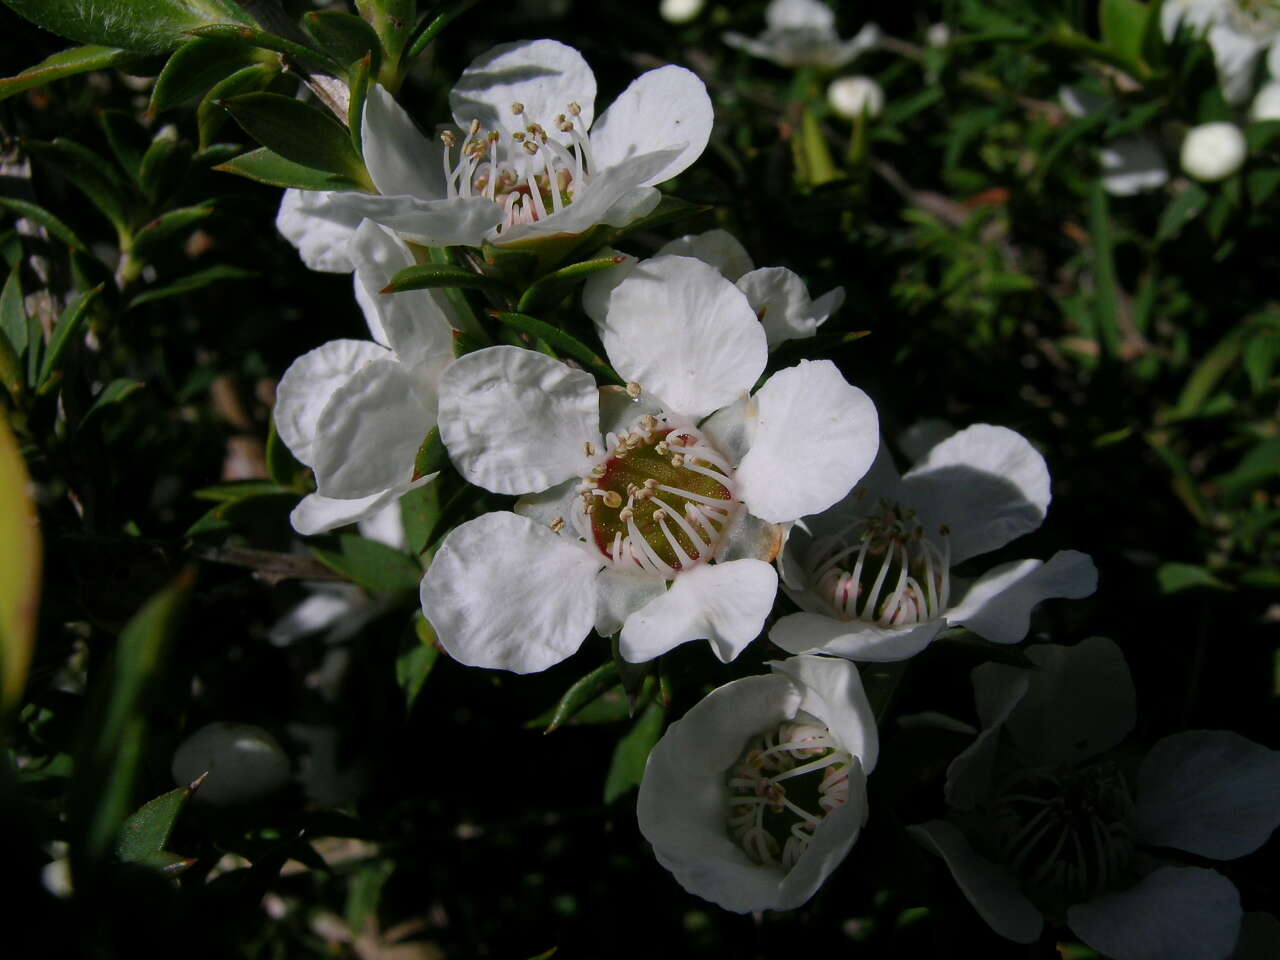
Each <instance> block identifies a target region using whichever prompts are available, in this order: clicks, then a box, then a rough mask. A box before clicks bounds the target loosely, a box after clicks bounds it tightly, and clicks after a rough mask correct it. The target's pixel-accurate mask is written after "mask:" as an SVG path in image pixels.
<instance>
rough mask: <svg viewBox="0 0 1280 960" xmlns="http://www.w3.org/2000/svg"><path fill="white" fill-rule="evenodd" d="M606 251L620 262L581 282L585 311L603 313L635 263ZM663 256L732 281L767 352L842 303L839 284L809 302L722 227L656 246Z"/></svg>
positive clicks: (793, 279) (789, 275)
mask: <svg viewBox="0 0 1280 960" xmlns="http://www.w3.org/2000/svg"><path fill="white" fill-rule="evenodd" d="M606 254H613V255H615V256H623V257H624V262H622V263H620V264H619V265H618V266H616V267H614V268H612V269H610V270H608V271H606V272H604V273H598V274H595V275H594V276H592V277H591V278H590V279H589V280H588V281H587V284H586V288H585V290H584V291H583V302H584V303H585V304H586V307H587V311H588V312H591V313H597V314H601V313H603V309H604V307H603V304H604V302H605V300H606V299H607V298H608V296H609V294H610V293H611V292H612V291H613V289H614V287H616V286H617V285H618V283H620V282H621V281H622V279H623V278H625V277H626V276H627V275H628V274H630V272H631V270H632V269H633V268H634V267H635V265H636V264H637V263H639V262H640V261H639V260H637V259H636V258H635V257H629V256H625V255H624V254H618V253H617V251H613V250H605V251H601V254H600V255H601V256H605V255H606ZM666 254H672V255H674V256H679V257H693V258H695V259H697V260H701V261H702V262H703V263H708V264H710V265H711V266H713V267H715V268H716V269H717V270H718V271H719V272H720V274H721V276H723V277H724V278H725V279H726V280H729V281H730V282H732V283H734V284H735V285H737V287H738V289H739V290H741V291H742V293H743V294H744V295H745V296H746V298H747V302H748V303H750V304H751V309H752V310H754V311H755V312H756V316H757V317H759V318H760V322H761V324H763V325H764V333H765V337H766V339H767V341H768V345H769V349H770V350H773V349H774V348H775V347H777V346H778V345H779V344H781V343H783V342H784V341H787V340H802V339H805V338H807V337H812V336H815V335H817V332H818V327H820V326H821V325H822V324H824V323H826V321H827V320H828V318H830V316H831V315H832V314H833V313H835V312H836V311H837V310H839V309H840V307H841V306H842V305H843V304H844V287H836V288H834V289H832V290H828V291H827V292H826V293H824V294H823V295H822V296H820V297H818V299H816V300H814V299H811V298H810V296H809V290H808V288H807V287H806V286H805V284H804V281H803V280H801V279H800V277H799V276H798V275H797V274H796V273H794V272H792V271H791V270H788V269H787V268H786V267H760V268H759V269H757V268H756V267H755V266H754V265H753V264H752V262H751V256H750V255H749V254H748V253H747V251H746V248H744V247H743V246H742V244H741V243H739V242H738V239H737V238H736V237H734V236H733V234H731V233H729V232H728V231H727V230H721V229H714V230H708V231H707V232H705V233H699V234H692V233H691V234H686V235H685V236H683V237H678V238H677V239H675V240H672V241H670V242H669V243H667V244H665V245H664V246H662V247H661V248H659V250H658V253H657V256H663V255H666Z"/></svg>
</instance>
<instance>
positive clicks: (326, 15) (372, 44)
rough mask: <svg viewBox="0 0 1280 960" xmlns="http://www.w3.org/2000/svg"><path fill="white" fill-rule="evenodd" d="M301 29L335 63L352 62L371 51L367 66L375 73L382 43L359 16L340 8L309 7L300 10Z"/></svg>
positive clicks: (380, 56)
mask: <svg viewBox="0 0 1280 960" xmlns="http://www.w3.org/2000/svg"><path fill="white" fill-rule="evenodd" d="M302 29H303V30H305V31H306V32H307V34H308V35H309V36H310V37H311V39H312V40H314V41H315V43H316V46H317V47H319V48H320V49H321V50H323V51H324V52H325V53H327V54H328V55H329V56H330V57H332V58H333V60H334V61H335V62H336V63H344V64H345V63H355V62H357V61H360V60H363V59H364V58H365V57H366V56H368V55H371V57H370V59H371V70H372V72H373V73H374V74H375V75H376V74H377V72H378V63H379V62H380V61H381V58H382V43H381V42H380V41H379V40H378V35H377V34H376V33H375V32H374V30H373V27H371V26H369V24H367V23H365V22H364V21H363V20H361V19H360V18H359V17H357V16H355V15H354V14H351V13H345V12H343V11H341V10H312V11H311V12H309V13H306V14H303V16H302Z"/></svg>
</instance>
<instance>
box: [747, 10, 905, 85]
mask: <svg viewBox="0 0 1280 960" xmlns="http://www.w3.org/2000/svg"><path fill="white" fill-rule="evenodd" d="M764 17H765V24H766V29H765V31H764V33H762V34H760V35H759V36H757V37H747V36H743V35H742V34H740V33H726V34H725V35H724V42H725V43H727V44H728V45H729V46H731V47H735V48H737V49H738V50H743V51H745V52H746V53H749V54H751V55H752V56H753V57H762V58H764V59H765V60H772V61H773V62H774V63H776V64H778V65H779V66H783V67H803V66H816V67H826V68H828V69H832V70H834V69H836V68H837V67H842V66H844V65H845V64H846V63H849V62H850V61H851V60H853V59H854V58H855V57H857V56H858V55H859V54H861V53H864V52H865V51H867V50H870V49H872V48H873V47H875V46H876V44H878V43H879V42H880V28H879V27H878V26H876V25H875V24H874V23H868V24H867V25H866V26H864V27H863V28H862V29H861V30H860V31H858V35H857V36H856V37H854V38H853V39H852V40H841V39H840V36H839V35H838V34H837V33H836V15H835V13H834V12H832V10H831V8H830V7H828V6H827V5H826V4H825V3H822V2H820V0H772V2H771V3H770V4H769V6H768V7H767V8H766V9H765V12H764Z"/></svg>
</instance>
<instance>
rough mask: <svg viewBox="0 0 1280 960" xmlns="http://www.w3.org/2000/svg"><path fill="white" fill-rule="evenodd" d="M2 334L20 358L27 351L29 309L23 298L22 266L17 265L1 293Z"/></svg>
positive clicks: (0, 325) (14, 266)
mask: <svg viewBox="0 0 1280 960" xmlns="http://www.w3.org/2000/svg"><path fill="white" fill-rule="evenodd" d="M0 332H3V333H4V335H5V336H6V337H7V338H8V340H9V342H10V343H11V344H13V349H14V352H15V353H16V354H18V356H22V354H23V353H24V352H25V351H26V349H27V337H28V334H29V332H30V328H29V326H28V324H27V308H26V305H25V304H24V302H23V298H22V264H21V263H15V264H14V265H13V269H12V270H10V271H9V277H8V279H7V280H5V284H4V290H3V291H0Z"/></svg>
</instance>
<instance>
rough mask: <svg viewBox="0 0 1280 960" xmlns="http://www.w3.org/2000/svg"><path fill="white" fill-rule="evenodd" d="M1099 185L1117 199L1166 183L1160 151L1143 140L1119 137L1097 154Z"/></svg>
mask: <svg viewBox="0 0 1280 960" xmlns="http://www.w3.org/2000/svg"><path fill="white" fill-rule="evenodd" d="M1098 163H1099V165H1100V166H1101V167H1102V173H1103V177H1102V186H1103V187H1104V188H1105V189H1106V191H1107V193H1110V194H1113V195H1115V196H1117V197H1131V196H1133V195H1134V194H1137V193H1142V192H1144V191H1147V190H1155V189H1157V188H1159V187H1162V186H1164V185H1165V184H1166V183H1168V182H1169V168H1168V166H1167V165H1166V164H1165V162H1164V155H1163V154H1161V153H1160V150H1159V148H1157V147H1156V145H1155V144H1154V143H1152V142H1151V141H1150V140H1148V139H1146V138H1145V137H1139V136H1132V137H1119V138H1118V139H1115V140H1112V141H1111V142H1110V143H1108V144H1107V145H1106V146H1105V147H1103V148H1102V149H1101V150H1099V151H1098Z"/></svg>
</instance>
